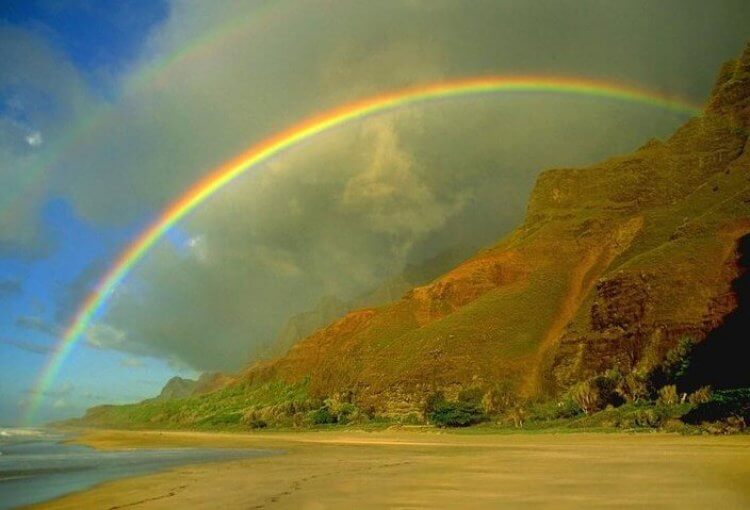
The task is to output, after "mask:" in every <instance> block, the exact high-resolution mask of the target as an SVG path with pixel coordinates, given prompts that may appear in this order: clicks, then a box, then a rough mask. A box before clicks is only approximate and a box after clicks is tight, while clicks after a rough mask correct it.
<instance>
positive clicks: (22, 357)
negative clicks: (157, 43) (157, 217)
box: [0, 0, 193, 423]
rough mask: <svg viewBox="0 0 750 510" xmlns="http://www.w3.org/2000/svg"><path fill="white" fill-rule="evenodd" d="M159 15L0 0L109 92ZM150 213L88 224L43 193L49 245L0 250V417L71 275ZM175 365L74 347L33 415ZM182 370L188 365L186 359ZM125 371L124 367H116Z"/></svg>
mask: <svg viewBox="0 0 750 510" xmlns="http://www.w3.org/2000/svg"><path fill="white" fill-rule="evenodd" d="M166 16H167V6H166V5H165V4H164V3H163V2H160V1H156V0H134V1H123V2H111V3H110V2H99V1H91V2H86V1H76V0H73V1H59V2H51V1H43V0H39V1H37V0H18V1H16V0H10V1H5V2H3V3H2V4H0V19H2V22H3V23H6V24H9V25H13V26H16V27H20V28H22V29H25V30H28V31H30V32H32V33H34V34H36V35H37V36H38V37H40V38H41V39H43V40H44V41H45V42H46V43H47V44H49V45H50V46H51V47H53V48H56V49H57V50H59V51H60V52H61V53H62V54H64V55H65V56H66V57H68V58H69V59H70V62H72V64H73V65H74V66H75V67H76V68H77V69H78V70H79V71H80V73H81V75H82V76H84V77H85V79H86V82H87V83H88V86H89V90H90V91H91V92H92V93H93V94H95V95H102V96H107V95H108V94H110V87H111V83H112V77H113V76H115V75H117V74H118V73H120V72H122V71H123V70H125V69H127V68H128V66H130V65H132V62H133V61H134V59H135V58H136V57H137V56H138V55H139V52H140V51H141V48H142V45H143V43H144V41H145V40H146V38H147V37H148V35H149V33H150V31H151V30H152V29H153V28H154V27H155V26H157V25H158V24H159V23H161V22H163V21H164V19H165V18H166ZM4 104H5V105H7V102H4ZM49 108H50V109H52V108H54V105H53V104H50V105H49ZM5 113H6V114H8V113H9V112H7V111H6V112H5ZM19 120H24V119H23V118H21V119H19ZM151 214H153V213H151ZM151 214H148V213H146V214H144V215H143V217H142V218H139V219H136V220H135V221H132V222H129V223H128V225H124V226H120V227H118V228H112V227H110V226H106V227H103V226H97V225H92V224H91V223H90V222H86V221H82V220H81V219H80V218H78V217H77V216H76V214H75V211H74V210H73V209H72V208H71V206H70V204H69V203H68V202H67V201H66V200H65V199H64V198H60V197H55V196H48V197H47V198H46V199H45V202H44V204H43V206H42V211H41V214H40V216H41V217H40V220H41V225H40V228H41V229H42V230H43V231H44V236H45V238H46V239H47V241H48V242H49V244H50V245H51V246H50V248H49V250H51V252H52V253H53V255H49V254H43V255H41V256H39V257H31V258H29V257H27V256H24V254H17V255H16V254H13V253H12V252H11V253H9V254H6V256H5V257H3V258H2V259H1V260H0V282H6V285H5V288H7V290H6V291H5V292H4V293H3V295H1V296H0V300H2V302H3V306H2V307H0V328H1V331H2V334H0V373H2V376H1V377H0V392H1V393H2V395H3V397H4V398H2V399H0V417H1V418H0V422H2V423H13V422H15V421H16V420H17V419H18V418H19V416H20V415H21V414H22V412H23V408H24V406H25V403H26V402H27V401H28V399H29V398H30V397H31V395H30V393H29V392H30V391H31V388H32V387H33V384H34V381H35V379H36V377H37V376H38V374H39V371H40V370H41V368H42V367H43V366H44V364H45V362H46V360H47V356H48V355H49V354H50V352H51V350H52V347H53V345H54V344H55V343H56V342H57V340H58V338H59V327H60V325H61V324H64V323H65V320H66V319H67V313H69V310H68V309H67V308H70V304H71V303H70V301H69V300H67V299H66V294H67V293H69V292H70V286H71V284H72V283H73V281H74V280H75V279H76V278H78V277H79V275H81V273H82V272H84V271H86V270H87V269H89V268H92V267H93V268H96V271H94V273H93V274H95V275H98V274H100V273H101V270H102V269H103V268H104V267H106V264H107V263H108V261H109V260H111V259H112V257H113V256H114V255H115V254H116V253H117V251H118V250H119V249H122V247H123V246H125V244H126V243H127V242H128V241H129V240H130V239H132V238H133V236H134V235H135V234H136V233H137V231H138V229H139V228H141V227H142V226H143V225H144V224H145V222H146V220H147V219H148V218H149V217H150V215H151ZM86 283H87V285H90V284H91V283H92V282H91V281H88V282H86ZM176 371H178V370H176V369H175V367H174V366H170V365H168V364H166V363H165V362H163V361H159V360H157V359H154V358H151V357H143V356H141V357H133V356H129V355H127V354H123V353H121V352H118V351H113V350H107V349H97V348H94V347H81V348H79V349H78V351H77V352H76V353H75V354H74V355H73V356H71V358H70V359H69V360H68V361H67V362H66V365H65V367H64V369H63V371H62V373H61V374H60V376H59V378H58V381H57V382H56V383H55V385H54V387H53V388H50V389H49V395H46V396H44V405H43V407H42V412H41V413H40V415H39V416H38V417H37V420H38V421H45V420H47V419H50V418H56V417H59V416H65V415H74V414H78V413H80V412H82V411H83V410H84V409H85V408H86V407H88V406H89V405H91V404H92V403H104V402H111V401H119V402H127V401H133V400H139V399H142V398H144V397H145V396H152V395H154V394H155V393H158V391H159V389H160V388H161V386H162V385H163V383H164V381H165V380H166V379H168V378H169V377H171V376H173V375H174V374H175V372H176ZM183 372H184V373H185V374H186V375H193V371H191V370H188V369H183ZM124 373H129V375H130V376H129V377H123V374H124Z"/></svg>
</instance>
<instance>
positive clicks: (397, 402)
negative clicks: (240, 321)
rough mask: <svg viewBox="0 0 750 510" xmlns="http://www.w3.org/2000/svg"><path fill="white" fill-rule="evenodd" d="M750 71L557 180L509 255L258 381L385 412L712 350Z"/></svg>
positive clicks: (741, 225) (303, 353)
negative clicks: (683, 345)
mask: <svg viewBox="0 0 750 510" xmlns="http://www.w3.org/2000/svg"><path fill="white" fill-rule="evenodd" d="M748 69H750V49H748V50H746V51H745V53H744V55H743V56H742V58H741V59H740V60H739V61H737V62H734V63H730V64H727V65H726V66H725V67H724V68H723V69H722V72H721V76H720V78H719V81H718V83H717V85H716V88H715V90H714V92H713V95H712V97H711V99H710V102H709V105H708V107H707V108H706V111H705V114H704V115H703V116H701V117H700V118H696V119H692V120H691V121H689V122H688V123H687V124H685V125H684V126H683V127H682V128H680V129H679V130H678V131H677V132H676V133H675V134H674V135H673V136H672V137H671V138H670V139H669V140H668V141H666V142H659V141H651V142H649V143H648V144H646V145H645V146H644V147H642V148H641V149H640V150H638V151H637V152H636V153H634V154H632V155H628V156H622V157H616V158H612V159H610V160H608V161H605V162H603V163H601V164H598V165H594V166H592V167H589V168H583V169H559V170H550V171H547V172H544V173H543V174H542V175H541V176H540V177H539V179H538V181H537V184H536V186H535V188H534V191H533V193H532V196H531V199H530V204H529V208H528V213H527V217H526V220H525V222H524V224H523V225H522V226H521V227H520V228H519V229H517V230H516V231H515V232H513V233H512V234H511V235H510V236H508V237H507V238H506V239H504V240H503V241H501V242H500V243H499V244H497V245H496V246H494V247H492V248H490V249H487V250H484V251H482V252H480V253H478V254H477V255H476V256H474V257H473V258H471V259H470V260H468V261H466V262H465V263H463V264H461V265H459V266H458V267H456V268H455V269H454V270H452V271H450V272H449V273H447V274H445V275H443V276H442V277H440V278H438V279H436V280H435V281H433V282H432V283H430V284H428V285H425V286H422V287H418V288H416V289H414V290H413V291H412V292H410V293H408V294H407V295H406V296H405V297H404V298H403V299H401V300H400V301H397V302H394V303H391V304H388V305H385V306H382V307H379V308H368V309H362V310H358V311H355V312H351V313H349V314H348V315H346V316H345V317H344V318H342V319H341V320H339V321H337V322H335V323H334V324H332V325H330V326H329V327H327V328H325V329H322V330H319V331H317V332H315V333H314V334H313V335H311V336H310V337H308V338H307V339H305V340H304V341H302V342H300V343H298V344H297V345H296V346H295V347H294V348H293V349H292V350H291V351H290V352H289V353H288V354H287V355H286V356H284V357H283V358H281V359H278V360H275V361H273V362H270V363H265V364H262V365H257V366H254V367H252V368H251V369H249V370H248V371H247V373H246V374H245V378H246V379H248V380H251V381H264V380H284V381H288V382H294V381H299V380H301V379H302V378H305V377H309V378H310V389H311V391H312V392H313V393H316V394H320V395H331V394H335V393H338V392H349V391H353V392H354V393H355V394H356V396H357V397H356V398H357V401H358V402H361V403H362V404H363V405H366V406H374V407H375V408H376V409H381V410H388V409H391V408H405V407H410V406H412V407H416V404H417V402H419V401H420V400H421V399H422V398H423V396H424V395H425V393H426V392H427V391H429V390H431V389H433V388H435V387H439V388H442V389H443V390H445V391H447V392H448V393H449V394H450V393H451V392H455V391H457V390H458V389H459V388H462V387H466V386H467V385H478V386H489V385H491V384H493V383H495V382H496V381H499V380H505V381H511V382H512V384H513V385H514V387H515V389H516V391H517V392H519V393H521V394H525V395H528V396H535V395H539V394H544V393H550V392H555V391H559V390H560V389H563V388H566V387H567V386H569V385H571V384H572V383H573V382H575V381H577V380H581V379H583V378H586V377H589V376H591V375H594V374H596V373H598V372H601V371H603V370H605V369H607V368H610V367H612V366H615V365H620V366H624V368H625V369H626V370H627V369H632V368H633V367H634V366H635V365H636V364H637V363H638V362H640V361H642V360H643V359H644V357H649V358H650V359H659V358H660V357H663V355H664V354H665V353H666V352H667V351H668V350H669V349H670V348H672V347H673V346H674V345H675V344H676V343H677V342H678V341H679V340H680V339H682V338H684V337H685V336H690V337H694V338H695V339H701V338H703V337H704V336H705V335H706V334H707V333H708V331H710V330H711V329H712V328H713V327H715V326H716V325H717V324H718V323H719V322H720V321H721V318H722V317H723V316H724V315H726V314H727V313H728V312H729V311H731V310H732V308H733V307H734V305H735V301H734V299H733V297H732V294H731V291H730V282H731V281H732V279H733V278H734V277H735V276H736V274H737V267H736V264H735V246H736V242H737V240H738V238H739V237H740V236H742V235H743V234H745V233H747V232H748V231H750V206H749V205H748V203H749V201H750V193H749V191H748V185H749V184H750V182H749V181H748V168H750V150H748V136H747V130H748V126H749V125H750V124H749V122H748V117H750V113H749V109H750V106H749V101H750V99H749V98H750V77H749V76H748V75H750V71H748Z"/></svg>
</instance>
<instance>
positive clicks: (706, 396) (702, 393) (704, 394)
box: [688, 386, 711, 406]
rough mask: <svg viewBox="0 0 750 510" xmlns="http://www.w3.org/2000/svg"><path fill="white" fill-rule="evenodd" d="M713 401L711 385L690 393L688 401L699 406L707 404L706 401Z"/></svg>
mask: <svg viewBox="0 0 750 510" xmlns="http://www.w3.org/2000/svg"><path fill="white" fill-rule="evenodd" d="M710 401H711V387H710V386H703V387H702V388H698V389H697V390H695V391H694V392H693V393H691V394H690V396H689V397H688V402H690V403H691V404H693V405H695V406H698V405H701V404H705V403H706V402H710Z"/></svg>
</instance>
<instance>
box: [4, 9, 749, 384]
mask: <svg viewBox="0 0 750 510" xmlns="http://www.w3.org/2000/svg"><path fill="white" fill-rule="evenodd" d="M259 5H260V4H256V3H252V2H218V1H217V2H201V1H181V2H175V3H174V4H173V5H172V6H171V9H170V16H169V18H168V19H167V20H166V22H165V23H164V24H163V25H162V26H160V27H159V28H158V30H156V31H154V32H153V33H152V34H151V35H150V37H149V40H148V41H147V43H146V45H145V51H144V53H143V54H142V55H141V57H140V58H139V59H138V60H137V61H136V62H135V63H134V64H133V65H132V67H130V68H129V69H128V71H127V72H124V73H123V74H122V75H121V76H119V77H118V78H116V80H115V81H116V85H115V87H114V90H115V92H116V93H114V94H113V97H111V98H107V100H106V101H104V100H101V99H100V98H96V97H93V96H94V95H93V94H91V93H90V92H89V91H88V90H87V88H86V86H85V85H84V83H83V81H82V80H81V79H80V77H79V76H78V73H77V72H76V70H75V69H74V68H73V67H72V66H70V65H69V64H68V63H66V61H65V58H64V56H62V55H59V54H58V53H56V52H55V51H54V50H53V49H50V48H48V47H46V46H45V45H44V44H42V43H40V42H39V41H38V40H37V39H35V38H34V37H33V36H31V35H28V34H25V35H24V36H23V37H20V36H19V37H16V36H14V37H13V38H12V41H11V42H12V46H6V47H3V45H2V44H1V43H2V42H3V39H2V37H0V57H2V56H7V57H8V58H12V59H13V60H12V62H14V63H15V64H14V66H15V67H13V66H10V65H9V66H2V67H3V68H5V69H4V70H1V71H0V85H2V84H5V83H9V82H11V81H13V80H15V81H14V83H16V82H18V83H21V84H22V85H23V86H20V87H15V88H14V90H13V93H12V94H8V97H7V98H6V99H7V102H9V103H12V105H13V107H12V108H8V109H7V111H8V112H10V113H8V115H6V117H8V119H6V120H7V122H6V123H5V124H0V133H2V143H0V151H1V152H0V165H3V166H2V167H0V179H2V186H0V200H6V199H7V200H10V198H12V197H10V195H12V194H13V193H11V192H10V191H8V190H18V189H22V188H20V186H21V176H22V175H25V174H28V170H29V169H34V168H37V165H38V164H39V163H40V162H42V161H53V162H54V164H52V165H49V164H45V165H43V168H44V169H45V171H44V172H43V177H42V178H41V179H39V180H35V181H34V182H35V184H34V185H33V186H29V185H28V184H23V186H24V187H23V189H26V190H28V191H26V192H25V193H24V195H23V196H24V200H23V201H20V202H18V203H15V202H14V205H13V214H12V215H11V216H7V218H11V219H3V218H6V216H2V217H0V246H2V243H3V242H7V243H8V246H10V245H13V246H26V247H38V245H39V241H40V239H41V240H44V239H47V235H46V234H45V233H44V232H43V230H41V226H40V225H39V221H38V219H39V214H40V210H41V205H42V204H43V203H44V200H46V199H48V198H49V197H50V196H55V197H62V198H63V199H65V200H67V201H68V202H70V203H71V204H72V205H73V207H74V208H75V210H76V213H77V214H78V215H79V216H80V218H81V221H86V222H89V223H91V224H92V225H95V226H98V227H101V228H104V229H112V228H114V229H116V228H118V227H120V226H122V225H131V224H132V222H134V221H140V220H142V219H143V218H144V217H154V216H156V215H157V213H158V211H160V210H161V209H162V208H163V207H165V204H168V203H169V202H170V201H171V200H174V199H175V198H177V197H178V196H179V195H180V194H181V193H182V192H183V191H184V190H186V189H188V188H189V187H190V185H191V184H192V183H194V182H195V181H196V180H197V179H198V178H199V177H201V176H204V175H206V172H207V171H208V170H209V169H211V168H214V167H215V166H216V165H218V164H220V163H222V162H224V161H226V160H227V159H229V158H230V157H232V156H234V155H236V154H238V153H239V152H241V151H242V150H244V149H246V148H247V147H248V146H249V145H251V144H252V143H255V142H258V141H260V140H262V139H264V138H265V137H267V136H269V135H270V134H273V133H275V132H278V131H279V130H281V129H284V128H287V127H288V126H290V125H293V124H294V123H295V122H298V121H299V120H300V119H303V118H306V117H308V116H310V115H312V114H316V113H319V112H321V111H324V110H326V109H328V108H332V107H335V106H337V105H340V104H342V103H343V102H346V101H351V100H354V99H358V98H361V97H364V96H367V95H369V94H375V93H379V92H383V91H386V90H392V89H394V88H398V87H406V86H411V85H414V84H418V83H424V82H429V81H439V80H442V79H446V78H453V77H460V76H469V75H487V74H533V73H546V74H569V75H586V76H592V77H598V78H602V79H610V80H613V81H620V82H624V83H637V84H642V85H645V86H650V87H653V88H656V89H660V90H665V91H668V92H674V93H682V94H686V95H690V96H692V97H694V98H696V99H700V98H702V97H704V96H705V94H706V93H707V92H708V91H709V90H710V88H711V85H712V81H713V78H714V74H715V70H716V69H717V67H718V64H719V63H720V62H721V61H722V60H724V59H726V58H729V57H732V56H734V55H735V54H736V53H737V51H738V49H739V48H740V47H741V45H742V44H743V42H744V39H745V38H746V36H747V30H746V27H744V26H743V25H741V24H740V23H738V22H737V20H740V19H747V17H748V16H750V6H749V5H748V4H747V2H731V1H726V2H723V3H721V6H718V7H717V4H716V3H713V2H712V3H711V4H708V3H705V2H699V1H692V2H685V1H679V2H678V1H665V2H659V3H658V4H655V3H649V4H648V5H643V6H642V5H633V4H628V3H623V4H616V5H614V4H603V3H601V2H596V1H594V0H588V1H586V2H584V3H583V4H580V3H575V4H573V3H572V2H528V1H527V0H523V1H521V0H516V1H508V2H495V1H484V0H478V1H476V2H471V3H470V5H468V4H467V3H465V2H449V1H442V0H436V1H434V2H429V3H426V2H415V1H408V2H407V1H405V2H370V3H367V2H340V3H334V4H330V3H328V2H324V1H318V0H312V1H310V2H300V3H293V4H289V5H292V6H293V8H292V7H284V5H283V4H280V5H278V6H272V7H269V9H270V11H268V12H270V14H269V15H268V16H266V15H265V13H264V11H260V10H258V9H259ZM644 13H645V14H644ZM232 27H235V28H234V29H233V28H232ZM541 27H543V28H544V29H543V30H542V28H541ZM227 34H228V35H227ZM290 34H293V37H291V36H290ZM16 35H17V34H16ZM197 41H202V42H201V43H200V44H196V42H197ZM212 41H216V45H215V46H213V47H211V44H214V43H213V42H212ZM197 46H198V47H200V51H196V52H195V53H186V54H183V53H180V52H183V51H184V50H185V48H189V47H197ZM6 48H8V49H7V50H6ZM14 52H15V53H14ZM177 53H180V54H181V55H183V56H182V57H181V58H176V59H175V58H171V57H172V56H173V55H175V54H177ZM16 54H23V55H24V58H20V57H18V56H17V55H16ZM3 61H5V60H3ZM8 61H9V62H10V61H11V60H8ZM11 70H13V71H12V72H11ZM3 72H4V73H5V74H3ZM13 73H17V74H18V75H19V76H21V78H18V77H15V76H13ZM154 78H155V79H154ZM50 102H52V103H53V104H55V105H57V104H59V105H62V107H61V112H62V113H54V111H55V110H56V109H54V108H45V107H43V106H44V105H45V104H50ZM51 112H52V113H51ZM53 113H54V114H53ZM11 120H13V122H15V124H13V122H11ZM682 120H683V119H682V118H680V117H679V116H675V115H672V114H668V113H664V112H660V111H657V110H653V109H649V108H645V107H641V106H637V105H628V104H622V103H617V102H611V101H603V100H593V99H591V98H581V97H578V98H572V97H563V96H560V95H555V94H546V95H530V94H506V95H492V96H481V97H473V98H463V99H460V100H459V99H456V100H447V99H446V100H444V101H437V102H432V103H429V104H425V105H420V106H414V107H412V108H404V109H401V110H399V111H398V112H391V113H389V114H384V115H380V116H375V117H372V118H370V119H366V120H364V121H360V122H355V123H352V124H350V125H348V126H343V127H341V128H339V129H336V130H334V131H332V132H330V133H327V134H325V135H321V136H319V137H316V138H315V139H314V140H311V141H310V142H308V143H305V144H302V145H301V146H298V147H295V148H294V149H293V150H289V151H287V152H286V153H285V154H283V155H281V156H279V157H278V158H275V159H274V160H273V161H271V162H269V163H268V164H265V165H263V166H262V167H260V168H257V169H255V170H254V171H253V172H252V174H250V175H246V176H243V177H242V178H240V179H238V180H237V181H236V182H234V183H232V184H231V185H230V186H229V187H227V188H226V189H223V190H222V191H221V192H219V193H217V194H216V195H215V196H213V197H212V198H211V199H210V200H209V201H207V202H206V203H205V204H203V205H202V206H201V207H200V208H198V209H197V210H196V211H194V212H193V213H192V214H191V215H190V217H189V218H187V219H186V220H185V221H183V222H181V224H180V228H181V229H182V230H184V233H185V236H184V242H182V243H179V242H178V243H175V242H174V241H173V240H167V241H163V242H160V243H159V244H158V245H157V246H156V247H155V248H154V249H153V250H152V251H151V252H149V254H148V255H147V257H146V258H145V259H144V260H143V261H142V262H141V263H139V265H138V266H137V268H136V269H135V270H134V271H133V272H132V273H131V274H130V275H129V277H128V279H127V280H126V282H125V283H124V285H122V286H121V287H119V288H118V290H117V292H116V293H115V295H113V296H112V297H111V298H110V300H109V302H108V305H107V309H106V310H105V311H104V313H102V315H101V316H100V317H99V318H98V320H99V323H98V324H96V325H94V326H93V327H92V328H90V330H89V331H88V332H87V340H88V343H89V345H91V346H96V347H100V348H112V349H118V350H122V351H124V352H127V353H132V354H133V355H153V356H159V357H162V358H164V359H167V360H171V361H173V362H174V363H178V364H179V363H182V364H187V365H189V366H191V367H193V368H195V369H199V370H216V369H233V368H237V367H238V366H240V365H241V364H243V363H244V362H245V360H247V359H248V357H249V356H251V355H252V353H253V352H254V351H255V350H256V349H257V347H258V346H259V345H261V344H262V343H264V342H266V341H268V340H269V339H271V338H273V336H274V335H275V333H276V330H277V329H278V327H279V325H280V324H281V323H282V322H283V320H284V319H286V318H287V317H288V316H289V315H290V314H292V313H294V312H297V311H300V310H303V309H305V308H307V307H310V306H311V305H312V304H313V303H315V302H316V301H317V300H318V299H319V298H320V297H321V296H323V295H331V294H334V295H337V296H339V297H341V298H344V299H346V298H347V297H351V296H354V295H357V294H359V293H361V292H362V291H363V290H366V289H368V288H369V287H371V286H373V285H375V284H377V283H378V282H380V281H382V280H383V279H385V278H387V277H388V276H390V275H393V274H395V273H398V272H399V271H400V270H401V269H402V268H403V267H404V266H405V264H407V263H409V262H419V261H420V260H422V259H425V258H428V257H429V256H431V255H434V254H435V253H438V252H440V251H441V250H444V249H446V248H448V247H451V246H454V245H456V244H463V245H466V246H476V245H482V244H488V243H492V242H494V241H495V240H497V239H498V238H499V237H500V236H501V235H503V234H504V233H505V232H507V231H508V230H509V229H510V228H511V227H513V226H514V225H515V224H516V223H517V222H518V221H519V220H520V218H521V216H522V215H523V211H524V207H525V203H526V198H527V195H528V192H529V190H530V188H531V186H532V184H533V181H534V178H535V176H536V175H537V173H538V172H539V171H540V170H542V169H544V168H546V167H549V166H567V165H581V164H586V163H589V162H592V161H594V160H597V159H600V158H602V157H606V156H610V155H612V154H614V153H618V152H626V151H629V150H631V149H632V148H634V147H637V146H639V145H640V144H641V143H642V142H643V141H644V140H646V139H648V138H650V137H653V136H664V135H666V134H668V133H669V132H670V131H671V130H672V129H673V128H674V127H675V126H676V125H678V124H679V123H681V122H682ZM3 126H4V127H3ZM19 126H22V128H21V127H19ZM86 126H92V127H91V128H86ZM29 129H31V130H32V131H33V132H39V133H43V134H44V136H43V139H42V138H41V135H40V141H43V143H41V144H40V145H37V146H35V147H32V146H30V144H29V142H28V140H27V139H26V137H28V136H29V133H31V132H32V131H28V130H29ZM71 132H72V133H74V134H76V139H75V142H74V143H72V144H70V146H69V147H68V148H67V149H66V150H64V151H61V152H59V153H52V152H48V151H51V150H52V148H53V147H55V146H56V142H57V141H59V140H60V138H59V136H60V135H61V134H62V133H71ZM2 190H6V191H5V193H6V195H8V196H3V195H2V193H3V191H2ZM3 203H6V202H3ZM8 203H10V202H8ZM107 264H108V261H106V260H102V261H100V262H98V263H97V264H94V265H92V266H91V267H90V268H88V269H87V270H86V271H85V272H84V273H82V274H81V275H80V276H79V277H78V278H77V279H76V280H75V281H74V282H73V283H72V284H71V286H70V287H69V288H68V289H67V290H66V292H65V293H64V295H63V296H62V297H61V301H60V303H59V310H58V313H57V315H56V322H57V323H58V324H60V325H62V324H67V321H69V320H70V317H71V316H72V313H73V312H74V310H75V309H76V308H77V307H78V306H79V304H80V302H81V301H82V299H84V297H85V295H86V294H87V293H88V292H90V290H91V288H92V285H93V283H94V282H95V281H96V279H97V278H98V277H99V276H100V275H101V274H102V271H103V270H104V269H105V267H106V265H107Z"/></svg>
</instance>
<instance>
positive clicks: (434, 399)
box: [422, 391, 445, 421]
mask: <svg viewBox="0 0 750 510" xmlns="http://www.w3.org/2000/svg"><path fill="white" fill-rule="evenodd" d="M443 402H445V395H444V394H443V392H442V391H433V392H432V393H430V394H429V395H427V397H426V398H425V400H424V404H423V405H422V417H423V418H424V420H425V421H427V420H429V419H430V415H431V414H432V413H433V412H435V409H437V406H438V405H439V404H442V403H443Z"/></svg>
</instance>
